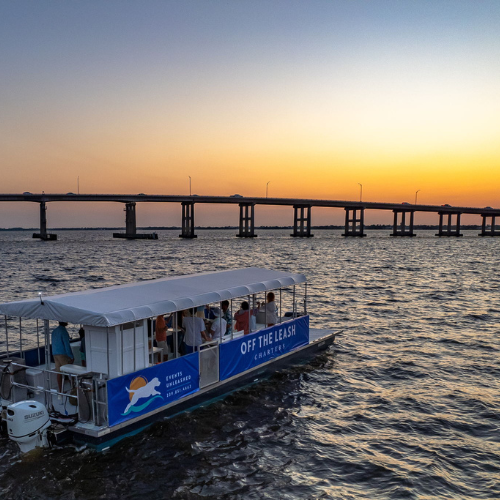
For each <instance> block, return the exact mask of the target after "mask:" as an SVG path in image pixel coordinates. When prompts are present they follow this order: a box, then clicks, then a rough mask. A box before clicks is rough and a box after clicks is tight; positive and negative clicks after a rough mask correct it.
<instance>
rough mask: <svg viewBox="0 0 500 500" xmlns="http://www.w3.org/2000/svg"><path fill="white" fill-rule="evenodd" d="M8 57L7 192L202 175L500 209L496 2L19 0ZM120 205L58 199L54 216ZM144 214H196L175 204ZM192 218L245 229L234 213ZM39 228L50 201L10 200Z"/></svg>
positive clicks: (231, 187)
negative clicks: (40, 212)
mask: <svg viewBox="0 0 500 500" xmlns="http://www.w3.org/2000/svg"><path fill="white" fill-rule="evenodd" d="M0 68H1V78H0V168H1V170H0V172H1V187H0V192H3V193H19V192H23V191H30V192H33V193H39V192H41V191H45V192H46V193H66V192H69V191H71V192H76V191H77V179H78V178H79V186H80V193H141V192H143V193H149V194H188V193H189V176H191V178H192V192H193V193H196V194H205V195H231V194H234V193H239V194H242V195H245V196H265V194H266V184H267V182H269V196H270V197H301V198H302V197H303V198H318V199H340V200H356V199H359V191H360V187H359V184H358V183H361V184H362V185H363V199H364V200H365V201H388V202H396V203H401V202H403V201H408V202H410V203H413V202H414V199H415V192H416V191H417V190H420V191H419V193H418V201H419V203H425V204H439V205H440V204H443V203H450V204H452V205H465V206H492V207H500V1H498V0H449V1H443V0H429V1H427V0H364V1H363V0H307V1H306V0H303V1H294V0H268V1H260V0H226V1H223V0H220V1H216V0H199V1H195V0H183V1H168V0H161V1H160V0H143V1H139V0H137V1H130V0H120V1H115V0H106V1H100V0H93V1H91V0H86V1H66V0H60V1H57V0H51V1H48V0H47V1H46V0H37V1H27V0H2V1H1V2H0ZM122 209H123V207H122V206H120V205H113V204H102V205H95V206H94V205H89V204H68V203H66V204H62V203H60V204H50V205H49V208H48V224H49V226H108V225H123V223H124V213H123V210H122ZM137 214H138V224H139V225H180V207H178V206H174V205H163V204H161V205H160V204H155V205H146V204H140V205H139V206H138V209H137ZM195 216H196V224H199V225H226V224H232V225H236V224H237V209H236V207H230V208H227V207H215V206H212V207H209V206H197V207H196V212H195ZM343 217H344V214H343V211H342V210H340V209H336V210H333V209H331V210H317V211H314V210H313V223H314V224H339V223H342V221H343ZM419 217H420V218H419ZM292 220H293V214H292V210H291V209H282V208H281V209H264V208H259V207H258V208H257V220H256V222H257V224H264V225H266V224H269V225H272V224H291V223H292ZM391 221H392V214H389V213H373V214H372V215H370V213H369V212H368V213H367V216H366V223H368V224H369V223H381V222H387V223H390V222H391ZM419 222H422V223H433V222H435V223H437V216H436V215H432V214H431V215H427V216H424V215H418V216H417V220H416V223H419ZM466 222H468V220H466ZM472 222H478V223H479V222H480V220H479V218H477V221H476V219H474V221H472ZM37 224H38V206H37V205H35V204H29V203H22V204H20V203H17V204H14V203H1V204H0V227H12V226H24V227H35V226H37Z"/></svg>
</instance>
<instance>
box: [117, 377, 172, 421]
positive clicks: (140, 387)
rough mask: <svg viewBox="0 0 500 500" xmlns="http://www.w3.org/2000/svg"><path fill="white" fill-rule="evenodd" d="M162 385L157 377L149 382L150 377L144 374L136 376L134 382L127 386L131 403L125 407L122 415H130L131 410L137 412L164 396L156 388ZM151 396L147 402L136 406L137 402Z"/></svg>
mask: <svg viewBox="0 0 500 500" xmlns="http://www.w3.org/2000/svg"><path fill="white" fill-rule="evenodd" d="M159 385H160V381H159V380H158V378H157V377H155V378H154V379H153V380H151V381H149V382H148V379H147V378H146V377H144V376H140V377H136V378H134V380H132V382H130V387H129V388H127V387H125V389H126V391H127V392H128V396H129V398H130V403H129V404H128V405H127V407H126V408H125V411H124V413H122V415H128V414H129V413H131V412H134V413H137V412H140V411H142V410H144V409H145V408H147V407H148V406H149V405H150V404H151V403H152V402H153V401H154V400H155V399H157V398H161V399H163V397H162V396H161V393H160V392H158V391H157V390H156V387H158V386H159ZM144 398H149V399H148V400H147V401H146V402H145V403H141V404H140V405H138V406H136V403H137V402H138V401H139V400H140V399H144Z"/></svg>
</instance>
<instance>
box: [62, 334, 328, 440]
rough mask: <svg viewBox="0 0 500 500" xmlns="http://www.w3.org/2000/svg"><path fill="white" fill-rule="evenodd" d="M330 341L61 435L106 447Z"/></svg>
mask: <svg viewBox="0 0 500 500" xmlns="http://www.w3.org/2000/svg"><path fill="white" fill-rule="evenodd" d="M334 341H335V333H330V334H328V335H325V336H324V337H321V338H319V339H317V340H315V341H313V342H311V343H309V344H307V345H305V346H302V347H300V348H297V349H295V350H294V351H292V352H289V353H287V354H284V355H282V356H280V357H278V358H274V359H272V360H270V361H268V362H266V363H263V364H261V365H259V366H256V367H255V368H252V369H250V370H247V371H245V372H243V373H240V374H238V375H235V376H233V377H231V378H229V379H227V380H223V381H220V382H217V383H215V384H213V385H211V386H209V387H206V388H204V389H201V390H200V391H198V392H196V393H194V394H192V395H190V396H188V397H185V398H183V399H179V400H177V401H175V402H174V403H172V404H170V405H167V406H165V407H164V408H162V409H161V410H160V411H157V412H154V413H152V414H150V415H144V416H143V417H142V418H140V419H137V420H130V421H127V422H125V423H122V424H119V425H116V426H114V427H109V428H106V429H105V430H103V431H101V432H95V431H88V430H87V431H85V430H84V431H83V432H82V429H78V428H77V427H73V428H69V429H68V433H66V436H65V439H69V440H72V441H74V442H75V443H77V444H87V445H89V446H91V447H94V448H96V449H98V450H103V449H106V448H108V447H110V446H112V445H113V444H115V443H116V442H118V441H119V440H121V439H123V438H125V437H128V436H132V435H135V434H137V433H139V432H140V431H142V430H144V429H145V428H146V427H149V426H150V425H152V424H153V423H154V422H158V421H161V420H165V419H167V418H170V417H173V416H175V415H177V414H179V413H183V412H186V411H190V410H193V409H195V408H197V407H199V406H205V405H208V404H210V403H212V402H214V401H215V400H218V399H220V398H221V397H224V396H226V395H228V394H230V393H232V392H234V391H237V390H241V389H243V388H245V387H247V386H248V385H250V384H254V383H258V382H259V381H261V380H264V379H266V378H269V377H270V376H271V375H273V374H274V373H276V372H277V371H279V370H281V369H283V368H286V367H289V366H293V365H298V364H302V363H305V362H307V361H308V360H310V359H311V358H313V357H314V356H316V355H318V354H319V353H320V352H322V351H324V350H326V349H327V348H328V347H329V346H331V345H332V344H333V343H334Z"/></svg>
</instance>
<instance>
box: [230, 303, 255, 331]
mask: <svg viewBox="0 0 500 500" xmlns="http://www.w3.org/2000/svg"><path fill="white" fill-rule="evenodd" d="M257 311H258V309H257V308H256V309H252V310H250V306H249V305H248V302H247V301H244V302H242V303H241V309H240V310H239V311H238V312H236V313H234V319H235V320H236V325H235V329H236V331H238V332H239V331H240V330H243V332H244V333H245V335H248V334H249V333H250V316H256V315H257Z"/></svg>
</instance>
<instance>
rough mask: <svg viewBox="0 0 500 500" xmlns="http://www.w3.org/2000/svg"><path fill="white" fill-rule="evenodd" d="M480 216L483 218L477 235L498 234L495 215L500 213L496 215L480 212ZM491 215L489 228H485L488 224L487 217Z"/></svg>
mask: <svg viewBox="0 0 500 500" xmlns="http://www.w3.org/2000/svg"><path fill="white" fill-rule="evenodd" d="M481 217H482V218H483V224H482V226H481V232H480V233H479V236H500V231H496V230H495V228H496V223H495V219H496V218H497V217H500V214H498V215H496V214H495V215H488V214H481ZM490 217H491V224H490V229H487V227H486V226H487V225H488V219H489V218H490Z"/></svg>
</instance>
